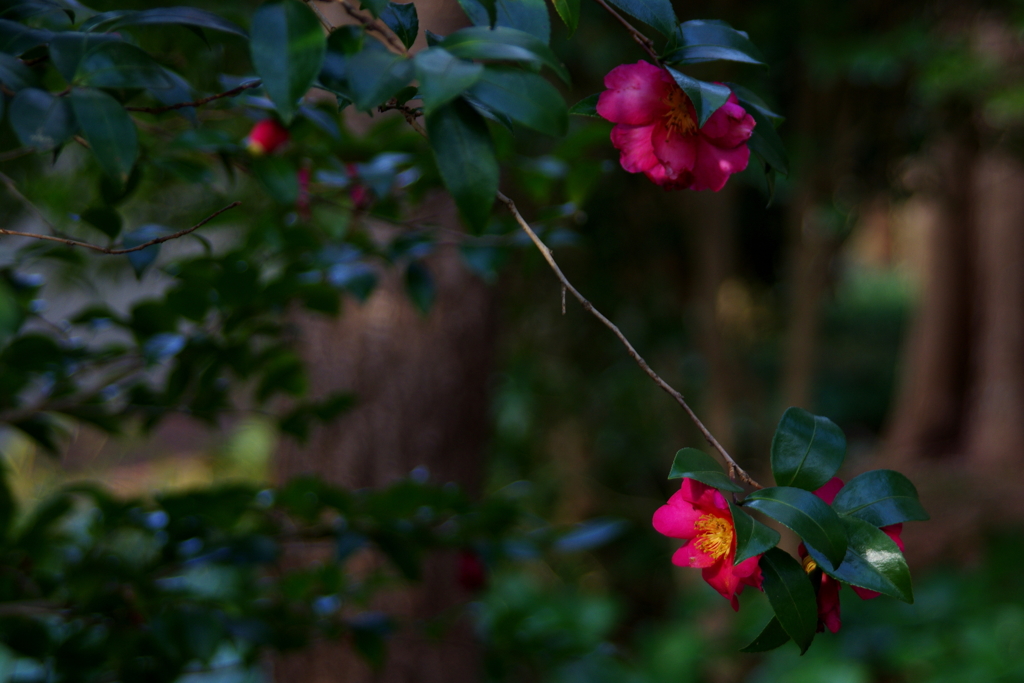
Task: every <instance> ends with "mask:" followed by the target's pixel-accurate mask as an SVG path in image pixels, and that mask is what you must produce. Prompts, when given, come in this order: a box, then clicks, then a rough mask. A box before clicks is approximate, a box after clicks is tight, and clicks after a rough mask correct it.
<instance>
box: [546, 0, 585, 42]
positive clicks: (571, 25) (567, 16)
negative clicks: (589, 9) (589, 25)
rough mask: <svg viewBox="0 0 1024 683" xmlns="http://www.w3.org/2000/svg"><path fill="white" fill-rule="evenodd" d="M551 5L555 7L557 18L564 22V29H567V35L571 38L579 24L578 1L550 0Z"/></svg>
mask: <svg viewBox="0 0 1024 683" xmlns="http://www.w3.org/2000/svg"><path fill="white" fill-rule="evenodd" d="M551 4H552V5H554V6H555V11H556V12H558V16H559V17H561V18H562V21H564V22H565V26H566V28H568V29H569V35H570V36H572V34H573V33H576V27H577V26H579V23H580V0H551Z"/></svg>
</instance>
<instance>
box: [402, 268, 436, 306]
mask: <svg viewBox="0 0 1024 683" xmlns="http://www.w3.org/2000/svg"><path fill="white" fill-rule="evenodd" d="M405 292H406V294H408V295H409V300H410V301H412V303H413V305H414V306H415V307H416V310H418V311H419V312H420V313H422V314H423V315H426V314H427V313H429V312H430V309H431V308H433V306H434V300H435V299H436V298H437V287H436V286H435V285H434V278H433V276H432V275H431V274H430V271H429V270H427V266H426V265H425V264H424V263H423V262H422V261H413V262H412V263H410V264H409V265H408V266H406V268H405Z"/></svg>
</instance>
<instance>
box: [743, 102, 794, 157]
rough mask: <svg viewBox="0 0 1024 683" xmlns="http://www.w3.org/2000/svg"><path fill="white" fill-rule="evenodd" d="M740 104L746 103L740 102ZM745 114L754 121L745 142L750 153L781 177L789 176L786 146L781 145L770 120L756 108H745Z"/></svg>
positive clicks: (780, 140)
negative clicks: (752, 130)
mask: <svg viewBox="0 0 1024 683" xmlns="http://www.w3.org/2000/svg"><path fill="white" fill-rule="evenodd" d="M740 104H743V105H746V104H747V103H746V102H744V101H743V100H740ZM747 113H749V114H750V116H751V117H752V118H753V119H754V124H755V125H754V132H753V134H752V135H751V136H750V140H748V141H747V145H748V146H749V147H750V151H751V152H753V153H754V154H756V155H758V156H759V157H761V159H763V160H764V162H765V163H766V164H768V165H769V166H770V167H771V168H773V169H774V170H776V171H778V172H779V173H781V174H782V175H789V157H788V155H787V154H786V146H785V145H783V144H782V138H780V137H779V134H778V132H776V130H775V127H774V126H772V122H771V120H769V119H768V118H767V117H765V115H764V114H762V113H761V112H760V110H758V109H757V108H753V107H750V108H747Z"/></svg>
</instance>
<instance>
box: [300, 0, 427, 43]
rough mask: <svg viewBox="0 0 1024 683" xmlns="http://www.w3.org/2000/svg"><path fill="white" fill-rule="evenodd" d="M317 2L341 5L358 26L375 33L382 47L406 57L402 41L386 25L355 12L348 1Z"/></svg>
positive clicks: (322, 0) (330, 0)
mask: <svg viewBox="0 0 1024 683" xmlns="http://www.w3.org/2000/svg"><path fill="white" fill-rule="evenodd" d="M318 1H319V2H332V1H333V2H337V3H338V4H339V5H341V8H342V10H343V11H344V12H345V14H347V15H348V16H349V17H350V18H352V19H355V20H356V21H358V22H359V23H360V24H362V25H363V26H364V27H365V28H366V30H367V31H372V32H373V33H376V34H377V37H378V38H379V39H380V41H381V42H382V43H384V45H385V46H386V47H387V48H388V49H389V50H391V51H392V52H394V53H395V54H400V55H405V56H408V54H409V50H408V49H407V48H406V47H405V45H403V44H402V41H401V40H399V39H398V36H396V35H394V34H393V33H392V32H391V29H389V28H388V27H387V25H386V24H384V23H383V22H382V21H380V20H379V19H371V18H370V17H367V16H366V15H364V14H361V13H360V12H359V11H357V10H356V8H355V7H353V6H352V5H350V4H349V3H348V0H318Z"/></svg>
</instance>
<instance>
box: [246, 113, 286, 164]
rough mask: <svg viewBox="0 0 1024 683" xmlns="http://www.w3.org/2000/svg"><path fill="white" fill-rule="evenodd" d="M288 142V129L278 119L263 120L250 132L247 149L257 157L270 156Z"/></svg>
mask: <svg viewBox="0 0 1024 683" xmlns="http://www.w3.org/2000/svg"><path fill="white" fill-rule="evenodd" d="M286 142H288V129H287V128H285V127H284V126H282V125H281V124H280V123H279V122H278V120H277V119H263V120H262V121H260V122H259V123H257V124H256V125H255V126H253V127H252V130H251V131H250V132H249V137H248V138H247V143H246V147H247V148H248V149H249V152H250V153H252V154H255V155H257V156H259V155H263V154H270V153H272V152H273V151H274V150H276V149H277V148H278V147H280V146H281V145H283V144H284V143H286Z"/></svg>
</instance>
